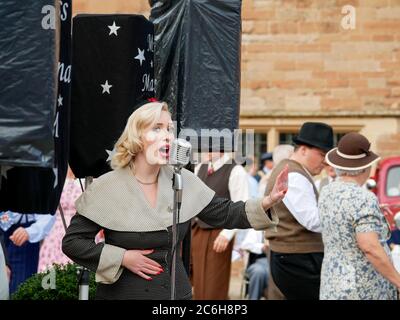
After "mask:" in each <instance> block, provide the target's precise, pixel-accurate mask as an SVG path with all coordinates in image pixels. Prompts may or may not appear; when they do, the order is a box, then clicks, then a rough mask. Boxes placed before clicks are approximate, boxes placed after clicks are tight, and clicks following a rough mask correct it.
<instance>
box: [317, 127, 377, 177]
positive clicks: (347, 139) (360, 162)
mask: <svg viewBox="0 0 400 320" xmlns="http://www.w3.org/2000/svg"><path fill="white" fill-rule="evenodd" d="M370 146H371V143H370V142H369V141H368V139H367V138H366V137H364V136H363V135H362V134H359V133H357V132H350V133H347V134H346V135H344V136H343V137H342V139H340V141H339V143H338V147H337V148H334V149H332V150H331V151H329V152H328V153H327V154H326V157H325V160H326V162H327V163H328V164H329V165H330V166H332V167H334V168H337V169H342V170H361V169H365V168H368V167H370V166H372V165H373V164H374V163H375V162H376V161H378V160H379V159H380V157H379V156H378V155H377V154H375V153H373V152H372V151H370V150H369V148H370Z"/></svg>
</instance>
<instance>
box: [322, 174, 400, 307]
mask: <svg viewBox="0 0 400 320" xmlns="http://www.w3.org/2000/svg"><path fill="white" fill-rule="evenodd" d="M319 213H320V218H321V226H322V238H323V242H324V247H325V254H324V260H323V263H322V271H321V288H320V299H321V300H326V299H334V300H343V299H344V300H392V299H396V298H397V291H396V288H395V286H394V285H392V284H391V283H390V282H389V281H388V280H386V279H385V278H384V277H383V276H382V275H381V274H380V273H378V272H377V271H376V270H375V268H374V267H373V265H372V264H371V263H370V262H369V261H368V260H367V258H366V256H365V255H364V253H363V252H362V251H361V250H360V248H359V247H358V245H357V240H356V234H357V233H361V232H376V233H377V234H378V237H379V240H380V242H381V244H382V246H383V247H384V249H385V251H386V253H387V254H388V255H389V257H390V249H389V247H388V246H387V244H386V240H387V239H388V237H389V236H390V232H389V227H388V224H387V222H386V220H385V217H384V216H383V214H382V213H381V211H380V209H379V204H378V199H377V198H376V196H375V195H374V194H373V193H372V192H370V191H368V190H366V189H363V188H362V187H360V186H359V185H357V184H355V183H352V182H344V181H340V180H338V181H335V182H332V183H331V184H329V185H327V186H326V187H324V188H323V189H322V192H321V196H320V199H319Z"/></svg>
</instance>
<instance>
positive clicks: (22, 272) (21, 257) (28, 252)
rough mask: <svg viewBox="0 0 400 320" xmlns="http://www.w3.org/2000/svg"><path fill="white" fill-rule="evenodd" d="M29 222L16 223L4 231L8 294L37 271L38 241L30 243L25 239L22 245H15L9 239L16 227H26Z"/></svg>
mask: <svg viewBox="0 0 400 320" xmlns="http://www.w3.org/2000/svg"><path fill="white" fill-rule="evenodd" d="M31 224H32V223H21V224H20V223H18V224H16V225H13V226H12V227H11V228H10V229H8V230H7V231H6V232H4V237H5V239H4V240H5V243H6V247H7V253H8V260H9V263H10V267H11V282H10V294H13V293H14V292H15V291H16V290H17V288H18V286H19V285H20V284H21V283H22V282H24V281H25V280H26V279H28V278H29V277H30V276H32V275H33V274H35V273H37V270H38V263H39V251H40V243H39V242H37V243H30V242H29V241H27V242H25V243H24V244H23V245H22V246H20V247H17V246H16V245H14V243H12V241H11V240H10V239H9V237H10V236H11V235H12V234H13V232H14V231H15V230H16V229H17V228H19V227H24V228H27V227H29V226H30V225H31Z"/></svg>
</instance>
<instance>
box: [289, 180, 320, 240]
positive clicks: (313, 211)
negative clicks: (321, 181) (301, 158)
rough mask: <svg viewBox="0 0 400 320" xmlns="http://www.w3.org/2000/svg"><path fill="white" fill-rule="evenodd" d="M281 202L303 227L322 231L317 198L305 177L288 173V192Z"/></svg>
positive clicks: (313, 230)
mask: <svg viewBox="0 0 400 320" xmlns="http://www.w3.org/2000/svg"><path fill="white" fill-rule="evenodd" d="M283 203H284V204H285V206H286V207H287V208H288V209H289V211H290V212H291V213H292V215H293V217H294V218H295V219H296V220H297V222H298V223H300V224H301V225H302V226H303V227H304V228H306V229H307V230H309V231H312V232H319V233H320V232H322V229H321V225H320V220H319V212H318V204H317V199H316V198H315V193H314V189H313V186H312V184H311V183H310V181H308V180H307V178H306V177H304V176H303V175H301V174H299V173H297V172H290V173H289V185H288V192H287V193H286V196H285V198H283Z"/></svg>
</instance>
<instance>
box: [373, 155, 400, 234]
mask: <svg viewBox="0 0 400 320" xmlns="http://www.w3.org/2000/svg"><path fill="white" fill-rule="evenodd" d="M367 187H368V189H370V190H371V191H373V192H374V193H375V194H376V195H377V197H378V199H379V203H380V204H381V208H382V211H383V213H384V215H385V217H386V219H387V220H388V222H389V224H390V228H391V230H392V232H394V233H398V232H399V229H400V225H399V223H400V157H390V158H386V159H383V160H381V161H380V162H379V164H378V166H377V169H376V172H375V175H374V176H373V177H372V178H371V179H369V180H368V181H367ZM396 223H397V224H396ZM398 241H400V237H399V240H397V241H395V242H398Z"/></svg>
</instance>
